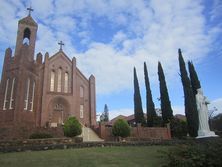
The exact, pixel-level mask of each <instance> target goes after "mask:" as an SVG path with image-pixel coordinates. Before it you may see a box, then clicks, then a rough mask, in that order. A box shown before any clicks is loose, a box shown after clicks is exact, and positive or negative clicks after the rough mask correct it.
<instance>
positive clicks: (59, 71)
mask: <svg viewBox="0 0 222 167" xmlns="http://www.w3.org/2000/svg"><path fill="white" fill-rule="evenodd" d="M61 91H62V69H61V68H59V69H58V84H57V92H61Z"/></svg>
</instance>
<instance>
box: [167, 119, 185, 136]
mask: <svg viewBox="0 0 222 167" xmlns="http://www.w3.org/2000/svg"><path fill="white" fill-rule="evenodd" d="M170 129H171V135H172V137H176V138H179V139H180V138H182V137H186V136H187V123H186V121H183V120H180V119H178V118H173V119H171V121H170Z"/></svg>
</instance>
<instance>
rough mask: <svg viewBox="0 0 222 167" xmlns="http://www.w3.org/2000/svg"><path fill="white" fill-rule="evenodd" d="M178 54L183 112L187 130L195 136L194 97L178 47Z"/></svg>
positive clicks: (196, 127) (195, 112)
mask: <svg viewBox="0 0 222 167" xmlns="http://www.w3.org/2000/svg"><path fill="white" fill-rule="evenodd" d="M178 54H179V65H180V75H181V81H182V84H183V91H184V100H185V114H186V118H187V126H188V132H189V135H190V136H192V137H196V136H197V131H198V125H199V121H198V113H197V109H196V103H195V98H194V95H193V90H192V87H191V83H190V79H189V77H188V74H187V70H186V66H185V62H184V59H183V56H182V53H181V50H180V49H179V50H178Z"/></svg>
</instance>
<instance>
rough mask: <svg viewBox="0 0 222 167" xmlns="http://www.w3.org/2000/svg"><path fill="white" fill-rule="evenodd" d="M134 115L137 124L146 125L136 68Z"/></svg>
mask: <svg viewBox="0 0 222 167" xmlns="http://www.w3.org/2000/svg"><path fill="white" fill-rule="evenodd" d="M134 115H135V121H136V123H141V124H144V122H145V119H144V115H143V108H142V100H141V96H140V88H139V83H138V78H137V74H136V68H135V67H134Z"/></svg>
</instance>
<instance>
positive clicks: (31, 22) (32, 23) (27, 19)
mask: <svg viewBox="0 0 222 167" xmlns="http://www.w3.org/2000/svg"><path fill="white" fill-rule="evenodd" d="M19 24H27V25H30V26H35V27H38V24H37V23H36V22H35V20H34V19H33V18H32V16H27V17H25V18H23V19H21V20H19Z"/></svg>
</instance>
